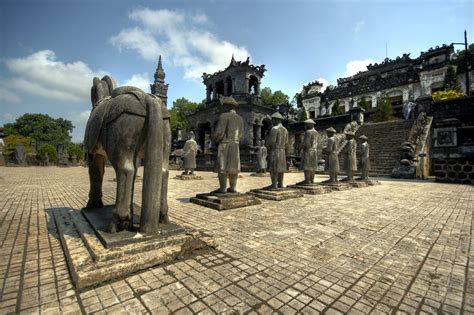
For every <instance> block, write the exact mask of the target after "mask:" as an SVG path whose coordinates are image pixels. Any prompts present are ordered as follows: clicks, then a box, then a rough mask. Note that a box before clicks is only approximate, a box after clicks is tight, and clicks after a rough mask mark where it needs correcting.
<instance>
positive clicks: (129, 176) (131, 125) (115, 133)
mask: <svg viewBox="0 0 474 315" xmlns="http://www.w3.org/2000/svg"><path fill="white" fill-rule="evenodd" d="M144 120H145V119H144V118H143V117H138V116H134V115H129V114H123V115H121V116H120V117H119V118H117V119H116V120H115V121H114V122H113V123H112V124H109V126H108V128H107V130H108V134H107V154H108V157H109V160H110V163H111V164H112V166H113V167H114V169H115V174H116V177H117V193H116V197H115V198H116V202H115V209H114V212H113V216H112V222H111V224H110V228H109V230H110V232H111V233H114V232H120V231H122V230H127V229H129V227H130V226H131V224H132V218H131V215H130V206H131V203H132V194H133V186H134V185H133V183H134V180H135V175H136V165H135V158H136V156H137V152H138V151H139V149H140V148H141V147H142V144H143V137H142V135H141V134H142V132H143V124H144ZM124 131H126V132H124Z"/></svg>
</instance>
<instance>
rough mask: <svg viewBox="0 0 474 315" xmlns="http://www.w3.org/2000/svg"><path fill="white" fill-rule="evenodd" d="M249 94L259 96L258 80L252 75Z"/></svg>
mask: <svg viewBox="0 0 474 315" xmlns="http://www.w3.org/2000/svg"><path fill="white" fill-rule="evenodd" d="M248 92H249V94H251V95H258V94H259V92H258V78H257V77H256V76H254V75H251V76H250V78H249V91H248Z"/></svg>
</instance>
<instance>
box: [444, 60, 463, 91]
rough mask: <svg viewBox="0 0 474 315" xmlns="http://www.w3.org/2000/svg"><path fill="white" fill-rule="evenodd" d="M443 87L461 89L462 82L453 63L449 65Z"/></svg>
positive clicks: (445, 88)
mask: <svg viewBox="0 0 474 315" xmlns="http://www.w3.org/2000/svg"><path fill="white" fill-rule="evenodd" d="M443 89H444V90H455V91H461V84H460V83H459V80H458V76H457V75H456V70H454V68H453V66H451V65H450V66H449V67H448V69H447V70H446V74H445V75H444V82H443Z"/></svg>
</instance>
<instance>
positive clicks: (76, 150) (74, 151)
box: [67, 144, 84, 160]
mask: <svg viewBox="0 0 474 315" xmlns="http://www.w3.org/2000/svg"><path fill="white" fill-rule="evenodd" d="M67 154H69V156H71V157H72V156H73V155H75V156H76V158H77V159H78V160H83V159H84V152H83V151H82V147H81V146H78V145H76V144H71V145H69V146H68V147H67Z"/></svg>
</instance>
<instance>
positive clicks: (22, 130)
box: [4, 114, 74, 143]
mask: <svg viewBox="0 0 474 315" xmlns="http://www.w3.org/2000/svg"><path fill="white" fill-rule="evenodd" d="M73 129H74V126H73V125H72V122H71V121H69V120H66V119H63V118H56V119H55V118H52V117H50V116H49V115H45V114H24V115H23V116H21V117H18V118H17V119H16V121H15V122H14V123H9V124H5V125H4V132H5V135H6V136H8V135H21V136H24V137H30V138H33V139H35V140H36V141H46V142H54V143H69V142H70V140H71V136H70V135H69V134H70V132H72V130H73Z"/></svg>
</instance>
